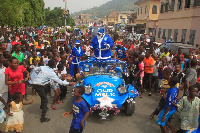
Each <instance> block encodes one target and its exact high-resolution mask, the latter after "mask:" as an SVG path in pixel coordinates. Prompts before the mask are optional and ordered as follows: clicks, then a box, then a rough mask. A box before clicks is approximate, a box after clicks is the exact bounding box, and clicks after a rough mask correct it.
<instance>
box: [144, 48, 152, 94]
mask: <svg viewBox="0 0 200 133" xmlns="http://www.w3.org/2000/svg"><path fill="white" fill-rule="evenodd" d="M143 61H144V81H145V82H146V88H147V89H148V90H149V96H151V82H152V76H153V65H154V59H153V58H152V57H151V54H150V51H146V56H145V58H144V60H143Z"/></svg>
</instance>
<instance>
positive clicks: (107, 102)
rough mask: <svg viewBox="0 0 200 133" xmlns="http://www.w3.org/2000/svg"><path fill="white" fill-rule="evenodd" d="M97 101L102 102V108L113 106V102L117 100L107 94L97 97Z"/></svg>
mask: <svg viewBox="0 0 200 133" xmlns="http://www.w3.org/2000/svg"><path fill="white" fill-rule="evenodd" d="M97 101H99V102H100V108H104V107H107V108H112V107H113V106H112V102H114V101H115V99H113V98H110V97H108V96H107V95H105V96H103V97H101V98H97Z"/></svg>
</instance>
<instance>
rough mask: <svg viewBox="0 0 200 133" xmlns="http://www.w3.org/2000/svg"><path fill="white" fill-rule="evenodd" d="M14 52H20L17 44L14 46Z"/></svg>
mask: <svg viewBox="0 0 200 133" xmlns="http://www.w3.org/2000/svg"><path fill="white" fill-rule="evenodd" d="M14 47H15V52H20V51H21V47H20V45H19V44H15V46H14Z"/></svg>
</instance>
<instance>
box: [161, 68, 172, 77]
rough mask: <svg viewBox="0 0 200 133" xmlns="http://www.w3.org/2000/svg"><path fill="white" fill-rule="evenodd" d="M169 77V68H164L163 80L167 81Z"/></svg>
mask: <svg viewBox="0 0 200 133" xmlns="http://www.w3.org/2000/svg"><path fill="white" fill-rule="evenodd" d="M170 75H171V69H170V68H166V69H164V70H163V79H167V80H169V78H170Z"/></svg>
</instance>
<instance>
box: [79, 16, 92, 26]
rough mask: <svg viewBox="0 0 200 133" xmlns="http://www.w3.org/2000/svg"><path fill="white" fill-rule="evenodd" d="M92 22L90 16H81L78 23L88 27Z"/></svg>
mask: <svg viewBox="0 0 200 133" xmlns="http://www.w3.org/2000/svg"><path fill="white" fill-rule="evenodd" d="M89 21H90V14H80V15H79V20H78V23H79V25H85V26H88V25H89Z"/></svg>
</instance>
